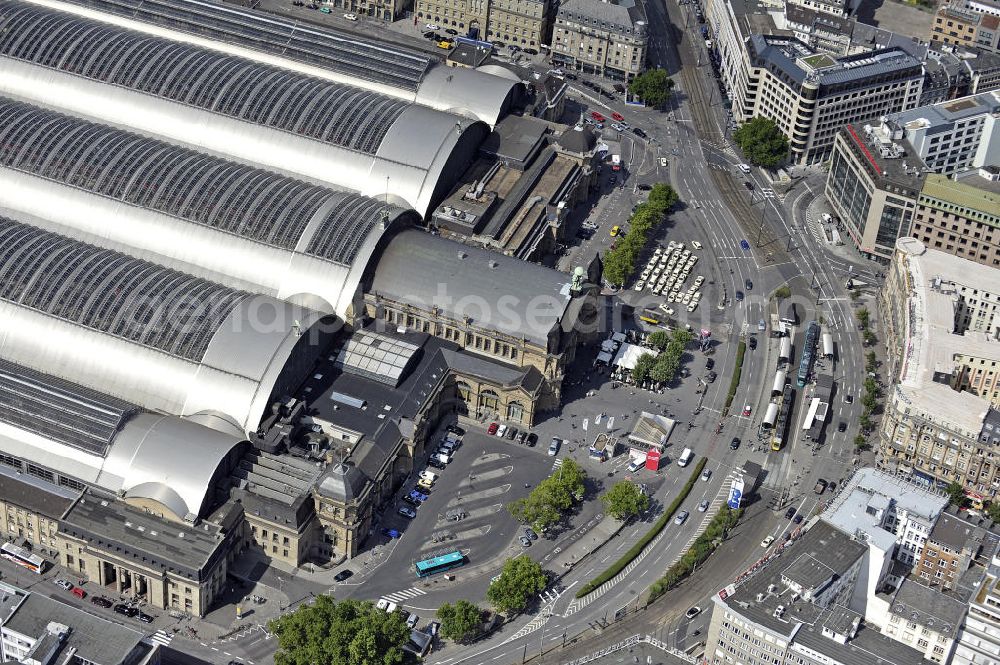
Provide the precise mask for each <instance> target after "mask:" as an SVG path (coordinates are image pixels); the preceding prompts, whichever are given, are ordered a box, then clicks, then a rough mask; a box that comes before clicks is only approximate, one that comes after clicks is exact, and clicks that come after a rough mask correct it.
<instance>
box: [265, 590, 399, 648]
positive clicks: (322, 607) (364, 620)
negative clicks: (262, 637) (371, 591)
mask: <svg viewBox="0 0 1000 665" xmlns="http://www.w3.org/2000/svg"><path fill="white" fill-rule="evenodd" d="M268 630H269V631H270V632H271V633H272V634H273V635H275V636H276V637H277V638H278V651H277V653H275V655H274V662H275V664H276V665H317V664H319V663H322V664H323V665H395V664H396V663H401V662H403V645H405V644H406V642H407V640H408V639H409V637H410V629H409V628H407V627H406V621H405V620H404V619H403V616H402V615H401V614H400V613H399V612H383V611H382V610H380V609H377V608H376V607H375V606H374V605H373V604H372V603H371V602H369V601H362V600H353V599H348V600H343V601H340V602H339V603H338V602H336V601H335V600H334V599H333V598H332V597H331V596H326V595H322V596H316V599H315V600H314V601H313V602H312V603H309V604H304V605H300V606H299V607H298V608H296V610H295V611H294V612H290V613H288V614H285V615H283V616H280V617H278V618H277V619H273V620H271V621H270V622H269V623H268Z"/></svg>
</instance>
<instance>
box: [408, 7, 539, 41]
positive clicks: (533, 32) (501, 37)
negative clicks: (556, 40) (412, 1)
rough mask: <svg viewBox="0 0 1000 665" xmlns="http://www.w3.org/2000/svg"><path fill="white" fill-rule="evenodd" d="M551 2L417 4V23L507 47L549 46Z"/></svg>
mask: <svg viewBox="0 0 1000 665" xmlns="http://www.w3.org/2000/svg"><path fill="white" fill-rule="evenodd" d="M549 8H550V5H549V2H548V0H541V1H540V0H417V3H416V7H415V11H416V13H417V19H418V20H420V21H423V22H425V23H434V24H437V25H440V26H441V27H443V28H453V29H456V30H458V31H459V32H460V33H461V34H468V35H470V36H472V37H475V38H477V39H483V40H486V41H490V42H502V43H503V44H504V45H505V46H510V45H517V46H520V47H521V48H531V49H535V50H538V49H539V48H540V47H541V45H542V44H546V45H547V44H548V33H549V19H550V11H549Z"/></svg>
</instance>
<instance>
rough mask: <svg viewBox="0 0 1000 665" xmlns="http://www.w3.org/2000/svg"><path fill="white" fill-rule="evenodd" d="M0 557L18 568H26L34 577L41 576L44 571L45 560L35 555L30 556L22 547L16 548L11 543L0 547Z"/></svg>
mask: <svg viewBox="0 0 1000 665" xmlns="http://www.w3.org/2000/svg"><path fill="white" fill-rule="evenodd" d="M0 556H2V557H3V558H5V559H7V560H8V561H13V562H14V563H16V564H17V565H19V566H22V567H24V568H27V569H28V570H30V571H31V572H33V573H35V574H36V575H41V574H42V572H43V571H44V570H45V559H43V558H42V557H40V556H38V555H37V554H32V553H31V552H29V551H28V550H26V549H24V548H23V547H18V546H17V545H14V544H13V543H4V544H3V545H0Z"/></svg>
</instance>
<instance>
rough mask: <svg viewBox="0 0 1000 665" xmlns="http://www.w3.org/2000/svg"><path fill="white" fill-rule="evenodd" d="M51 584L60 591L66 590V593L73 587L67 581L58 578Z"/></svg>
mask: <svg viewBox="0 0 1000 665" xmlns="http://www.w3.org/2000/svg"><path fill="white" fill-rule="evenodd" d="M53 584H55V585H56V586H57V587H59V588H60V589H66V591H72V590H73V585H72V584H71V583H70V582H68V581H66V580H64V579H62V578H59V579H57V580H55V581H53Z"/></svg>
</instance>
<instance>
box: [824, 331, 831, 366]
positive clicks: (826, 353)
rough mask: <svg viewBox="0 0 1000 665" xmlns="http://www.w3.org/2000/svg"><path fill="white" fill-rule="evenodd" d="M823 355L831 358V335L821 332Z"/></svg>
mask: <svg viewBox="0 0 1000 665" xmlns="http://www.w3.org/2000/svg"><path fill="white" fill-rule="evenodd" d="M823 356H824V357H825V358H830V359H831V360H832V359H833V335H831V334H830V333H823Z"/></svg>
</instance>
